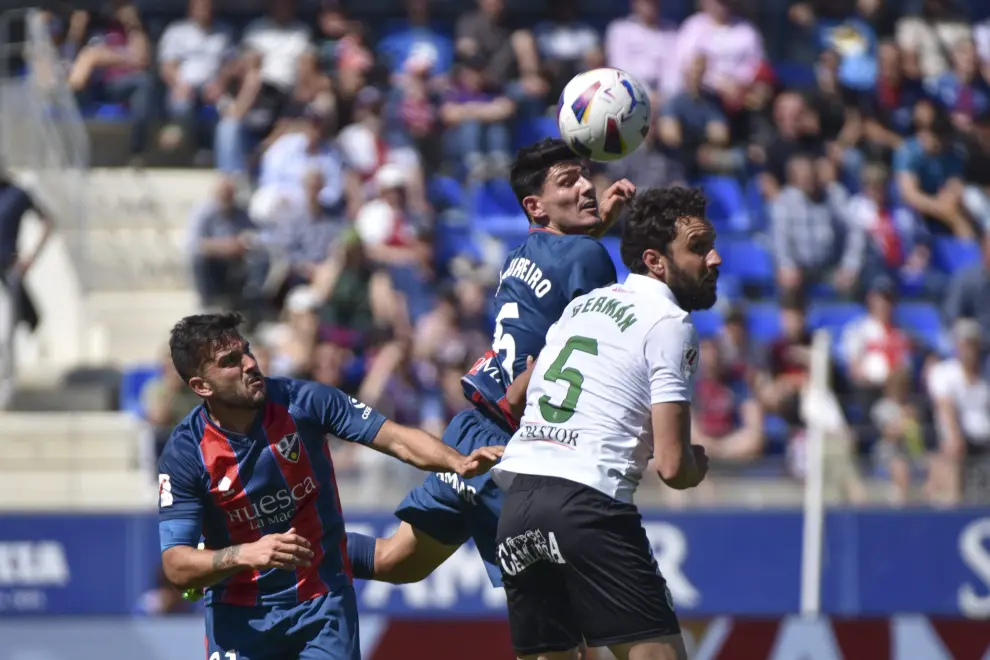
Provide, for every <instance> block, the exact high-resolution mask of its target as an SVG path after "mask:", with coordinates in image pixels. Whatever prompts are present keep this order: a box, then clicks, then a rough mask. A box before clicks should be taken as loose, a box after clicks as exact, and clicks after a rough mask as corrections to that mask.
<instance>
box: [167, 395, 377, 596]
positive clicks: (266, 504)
mask: <svg viewBox="0 0 990 660" xmlns="http://www.w3.org/2000/svg"><path fill="white" fill-rule="evenodd" d="M265 381H266V385H267V402H266V404H265V407H264V410H263V411H261V412H260V414H259V415H258V418H257V420H256V421H255V423H254V426H253V427H252V428H251V430H250V431H249V432H248V433H247V434H246V435H241V434H237V433H233V432H231V431H227V430H225V429H222V428H220V427H219V426H217V425H216V424H215V423H214V422H213V420H212V419H211V418H210V415H209V413H208V412H207V411H206V408H205V406H202V405H200V406H198V407H196V408H195V409H194V410H193V411H192V412H191V413H190V414H189V415H188V416H187V417H186V418H185V419H184V420H183V421H182V422H181V423H180V424H179V425H178V426H177V427H176V428H175V430H174V431H173V432H172V435H171V437H170V438H169V440H168V442H167V443H166V445H165V449H164V450H163V452H162V456H161V459H160V461H159V466H158V472H159V474H158V489H159V499H160V501H159V507H158V512H159V513H158V519H159V524H158V528H159V535H160V537H161V548H162V552H165V550H167V549H168V548H171V547H173V546H177V545H187V546H192V547H195V546H196V545H197V544H198V543H199V542H200V538H201V537H202V538H204V539H205V544H206V547H207V548H210V549H219V548H225V547H228V546H231V545H238V544H242V543H251V542H253V541H257V540H258V539H260V538H261V537H262V536H263V535H265V534H272V533H280V532H286V531H288V530H289V529H290V528H292V527H295V528H296V531H297V532H298V533H299V534H300V535H301V536H304V537H305V538H306V539H307V540H309V542H310V543H311V544H312V549H313V552H314V553H315V556H314V557H313V560H312V563H311V565H310V566H308V567H299V568H298V569H297V570H296V571H294V572H293V571H287V570H280V569H272V570H268V571H260V572H259V571H250V570H247V571H241V572H239V573H236V574H234V575H232V576H231V577H229V578H227V579H226V580H224V581H223V582H221V583H219V584H217V585H215V586H213V587H212V588H210V589H208V590H207V593H206V599H207V600H206V603H207V605H209V604H210V603H215V602H219V603H226V604H231V605H245V606H256V605H262V606H271V605H286V604H292V603H297V602H303V601H307V600H310V599H312V598H315V597H317V596H319V595H322V594H324V593H327V591H329V590H331V589H335V588H338V587H340V586H342V585H345V584H349V583H350V582H351V580H352V575H351V568H350V564H349V562H348V560H347V549H346V537H345V536H344V517H343V511H342V509H341V503H340V498H339V496H338V494H337V483H336V475H335V473H334V466H333V459H332V458H331V456H330V447H329V444H328V442H327V436H328V435H332V436H337V437H338V438H341V439H343V440H349V441H352V442H359V443H362V444H369V443H371V441H372V440H374V438H375V435H376V434H377V433H378V430H379V429H380V428H381V426H382V424H384V422H385V418H384V417H383V416H382V415H381V414H379V413H377V412H375V411H374V410H372V409H371V408H369V407H368V406H366V405H365V404H363V403H361V402H359V401H358V400H356V399H353V398H351V397H348V396H347V395H346V394H344V393H343V392H341V391H340V390H338V389H336V388H333V387H328V386H326V385H320V384H318V383H311V382H306V381H300V380H293V379H287V378H266V379H265Z"/></svg>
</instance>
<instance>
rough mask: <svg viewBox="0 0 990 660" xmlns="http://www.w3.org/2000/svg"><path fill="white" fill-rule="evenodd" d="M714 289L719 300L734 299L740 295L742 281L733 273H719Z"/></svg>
mask: <svg viewBox="0 0 990 660" xmlns="http://www.w3.org/2000/svg"><path fill="white" fill-rule="evenodd" d="M716 290H717V292H718V298H719V300H729V301H732V300H736V299H737V298H740V297H741V296H742V293H743V291H742V282H741V281H740V280H739V278H738V277H736V276H735V275H723V274H722V273H719V275H718V286H717V287H716Z"/></svg>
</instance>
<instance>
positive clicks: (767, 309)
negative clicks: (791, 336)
mask: <svg viewBox="0 0 990 660" xmlns="http://www.w3.org/2000/svg"><path fill="white" fill-rule="evenodd" d="M746 329H747V330H748V331H749V336H750V338H751V339H752V340H753V341H755V342H758V343H761V344H765V343H767V342H771V341H773V340H775V339H777V338H778V337H780V333H781V327H780V309H779V308H778V307H777V304H776V303H752V304H750V305H748V306H747V307H746Z"/></svg>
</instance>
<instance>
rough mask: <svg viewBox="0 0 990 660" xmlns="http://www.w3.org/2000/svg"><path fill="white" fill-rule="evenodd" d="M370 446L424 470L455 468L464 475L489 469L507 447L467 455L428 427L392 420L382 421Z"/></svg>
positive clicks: (476, 451) (442, 470)
mask: <svg viewBox="0 0 990 660" xmlns="http://www.w3.org/2000/svg"><path fill="white" fill-rule="evenodd" d="M371 446H372V447H373V448H375V449H377V450H378V451H380V452H382V453H383V454H388V455H389V456H394V457H395V458H397V459H399V460H400V461H402V462H403V463H408V464H409V465H412V466H414V467H418V468H419V469H421V470H427V471H429V472H456V473H457V474H459V475H461V476H462V477H475V476H477V475H479V474H484V473H486V472H488V471H489V470H490V469H492V467H493V466H494V465H495V464H496V463H497V462H498V459H499V458H501V457H502V450H503V449H504V447H480V448H478V449H476V450H474V451H473V452H471V455H470V456H465V455H464V454H461V453H460V452H458V451H457V450H456V449H454V448H453V447H451V446H449V445H445V444H444V443H443V442H442V441H441V440H440V439H439V438H435V437H434V436H432V435H430V434H429V433H426V432H425V431H420V430H419V429H414V428H410V427H408V426H403V425H402V424H396V423H395V422H393V421H390V420H386V421H385V423H384V424H382V427H381V429H379V431H378V433H377V434H376V435H375V439H374V440H372V441H371Z"/></svg>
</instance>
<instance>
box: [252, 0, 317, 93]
mask: <svg viewBox="0 0 990 660" xmlns="http://www.w3.org/2000/svg"><path fill="white" fill-rule="evenodd" d="M310 37H311V33H310V29H309V28H308V27H307V26H306V24H305V23H303V22H302V21H300V20H298V19H297V18H296V2H295V0H269V1H268V15H267V16H263V17H261V18H258V19H255V20H254V21H252V22H251V23H250V24H249V25H248V26H247V28H246V29H245V30H244V37H243V39H242V44H243V46H244V47H245V48H246V49H248V50H249V51H251V52H253V53H257V54H258V55H260V56H261V82H262V84H264V85H268V86H271V87H272V88H274V90H276V91H277V92H278V93H280V94H282V95H283V96H284V95H287V94H288V93H289V91H290V90H291V89H292V87H293V86H294V85H295V84H296V75H297V71H298V67H297V66H296V62H297V61H298V60H299V57H300V56H301V55H302V54H303V53H305V52H306V51H307V50H309V49H310V47H311V44H310Z"/></svg>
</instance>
